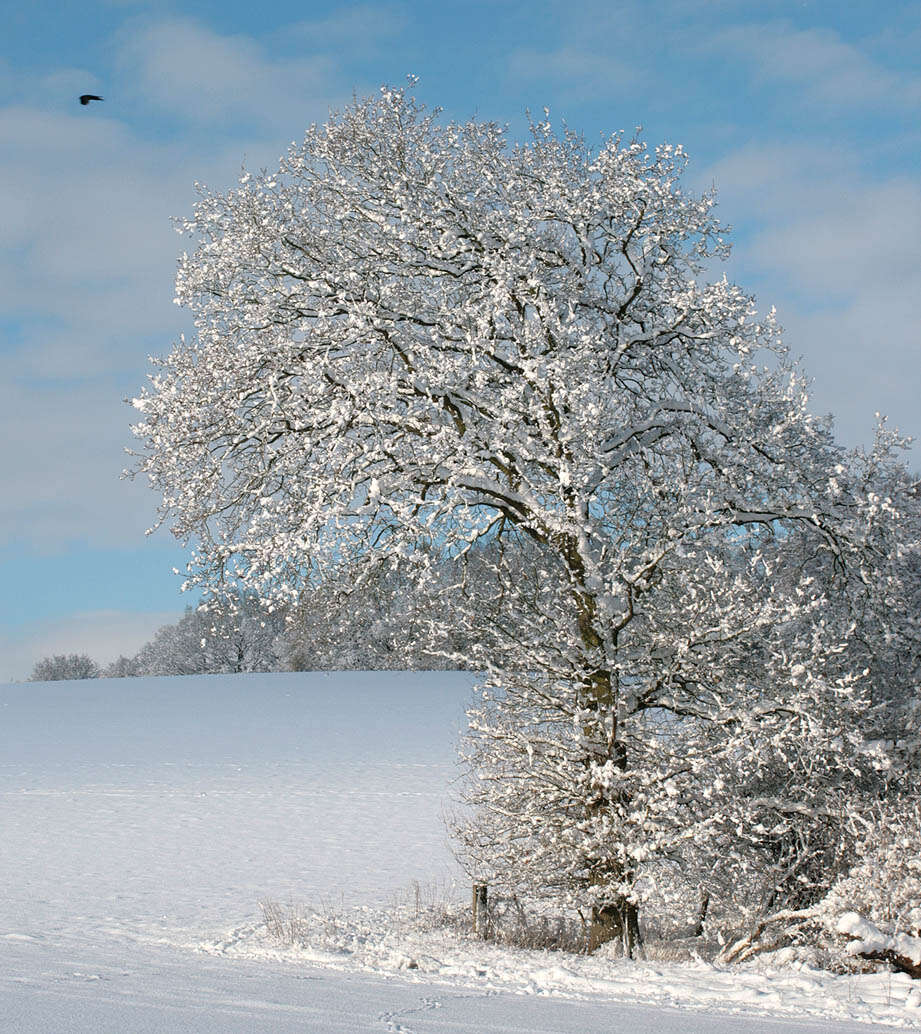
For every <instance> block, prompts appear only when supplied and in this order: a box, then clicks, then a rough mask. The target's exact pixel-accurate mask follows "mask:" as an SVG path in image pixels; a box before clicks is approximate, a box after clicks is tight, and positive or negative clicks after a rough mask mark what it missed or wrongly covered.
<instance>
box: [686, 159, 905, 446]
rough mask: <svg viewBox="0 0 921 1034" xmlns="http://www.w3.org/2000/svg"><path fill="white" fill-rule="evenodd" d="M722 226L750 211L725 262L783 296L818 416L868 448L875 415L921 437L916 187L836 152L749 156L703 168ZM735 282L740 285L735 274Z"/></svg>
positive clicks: (765, 300) (783, 316)
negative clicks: (825, 415) (830, 416)
mask: <svg viewBox="0 0 921 1034" xmlns="http://www.w3.org/2000/svg"><path fill="white" fill-rule="evenodd" d="M700 179H701V181H703V182H707V183H709V181H710V180H711V179H712V180H714V181H715V183H716V187H717V191H718V197H719V201H720V211H721V213H722V214H723V217H724V218H725V219H726V220H727V221H728V222H732V221H733V215H734V214H736V213H739V212H744V213H746V222H745V226H744V227H743V228H742V232H741V233H740V234H738V235H737V243H736V246H735V259H734V263H733V265H734V266H735V267H736V268H738V267H739V266H741V267H742V268H743V269H744V270H745V271H746V274H748V275H752V274H754V275H755V276H756V277H757V279H758V280H759V282H760V283H761V284H762V285H764V288H763V289H770V290H772V291H774V292H776V293H775V294H774V296H772V297H762V298H761V299H760V301H761V303H762V305H764V306H767V305H770V304H771V303H773V302H776V301H777V300H778V297H777V296H778V295H779V296H782V297H783V298H785V301H784V303H783V304H782V305H781V306H780V311H779V317H780V321H781V323H782V324H784V326H785V327H786V330H787V334H786V339H787V343H788V345H789V346H790V348H791V350H792V351H793V353H794V354H801V355H802V356H803V358H804V361H805V364H806V367H807V370H808V372H809V373H810V374H811V375H812V376H813V377H814V378H815V386H814V398H815V404H816V409H817V410H819V411H831V412H833V413H834V414H835V417H836V422H837V424H838V427H839V431H840V434H841V436H842V438H843V439H844V440H845V441H846V442H848V443H849V444H854V443H857V442H864V443H867V442H869V440H870V437H871V430H872V424H873V413H874V412H875V411H880V412H881V413H883V414H884V415H888V416H889V417H890V419H891V421H892V423H893V424H897V425H898V426H899V427H900V428H901V429H902V430H903V431H904V432H906V433H909V434H921V405H919V401H918V400H919V399H921V333H919V330H918V322H917V313H916V302H915V299H917V298H918V297H921V267H919V264H918V261H917V254H918V251H917V248H918V245H917V242H918V240H919V239H921V184H919V183H918V182H916V181H912V180H909V179H907V178H905V177H901V176H899V177H895V176H893V177H890V178H878V177H872V176H870V175H869V174H867V173H866V172H865V171H863V170H862V169H861V167H860V164H859V161H858V157H857V155H856V154H853V153H849V152H847V151H846V150H844V149H843V148H838V149H830V148H827V147H820V146H818V145H786V144H782V143H777V144H775V145H773V146H767V145H765V146H762V147H757V148H748V149H745V150H743V151H740V152H736V153H735V154H733V155H730V156H728V157H727V158H726V159H725V160H723V161H722V162H720V163H718V164H717V165H715V166H713V167H712V168H711V169H708V170H706V171H705V173H704V174H703V175H702V176H701V177H700ZM739 279H740V280H742V282H743V284H744V283H745V279H744V278H743V277H740V278H739Z"/></svg>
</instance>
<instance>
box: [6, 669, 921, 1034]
mask: <svg viewBox="0 0 921 1034" xmlns="http://www.w3.org/2000/svg"><path fill="white" fill-rule="evenodd" d="M470 684H471V679H470V677H469V676H466V675H462V674H456V673H440V672H439V673H380V672H378V673H370V674H368V673H353V672H346V673H336V674H292V675H254V676H233V677H223V676H204V677H197V678H176V679H126V680H94V681H90V682H57V683H47V684H41V683H36V684H32V683H25V684H15V685H4V686H0V1032H2V1034H6V1032H11V1034H13V1032H20V1031H21V1032H43V1034H45V1032H55V1034H57V1032H70V1031H73V1032H81V1034H82V1032H93V1034H96V1032H110V1031H111V1032H112V1034H116V1032H118V1034H125V1032H146V1031H150V1032H158V1034H162V1032H172V1031H177V1032H178V1031H182V1032H192V1034H205V1032H208V1034H211V1032H222V1034H223V1032H238V1031H239V1032H244V1031H246V1032H254V1031H271V1032H275V1031H278V1032H283V1034H284V1032H288V1031H291V1032H294V1031H298V1032H305V1031H310V1032H313V1031H316V1032H325V1031H330V1032H332V1031H354V1032H363V1031H380V1032H387V1031H390V1032H399V1034H426V1032H435V1031H471V1032H484V1034H485V1032H490V1031H496V1032H498V1031H503V1032H515V1031H521V1032H524V1031H528V1032H534V1034H538V1032H542V1031H547V1032H551V1031H553V1032H579V1034H594V1032H607V1031H620V1030H630V1031H657V1032H658V1031H661V1032H676V1034H677V1032H703V1031H707V1032H709V1034H721V1032H730V1031H736V1030H742V1029H744V1030H746V1031H757V1032H763V1034H768V1032H771V1034H773V1032H778V1034H779V1032H781V1031H794V1030H795V1031H800V1032H805V1031H827V1032H830V1031H854V1032H856V1031H859V1030H869V1029H874V1028H873V1027H871V1026H868V1024H873V1025H875V1028H876V1029H884V1028H886V1029H891V1028H892V1027H893V1026H897V1027H914V1026H918V1027H921V1008H918V1007H914V1008H912V1007H911V1003H914V1002H915V1001H919V1003H921V996H919V995H918V994H917V993H916V992H914V993H913V989H912V988H911V986H910V984H911V982H910V981H908V979H907V978H900V977H896V976H893V977H891V978H890V977H888V976H886V975H876V976H870V977H859V978H855V977H852V978H847V977H838V978H832V977H829V976H827V975H823V974H818V973H814V972H808V971H800V972H791V971H785V972H758V971H754V970H751V971H745V972H741V973H740V972H733V973H723V972H719V971H717V970H715V969H714V968H712V967H708V966H704V965H688V966H678V965H664V964H657V963H651V962H640V963H629V962H624V961H622V960H616V959H610V958H600V957H595V958H577V957H571V956H563V955H559V956H551V955H542V954H537V953H532V954H529V953H524V952H512V951H507V950H501V949H498V948H495V947H493V946H490V945H482V944H479V943H477V942H472V941H466V940H464V939H463V938H462V937H459V936H458V935H454V934H450V933H448V932H445V931H442V930H433V931H430V932H428V933H426V932H423V931H421V930H416V929H412V928H411V927H410V926H409V925H402V924H400V923H395V922H393V921H391V920H389V919H388V915H389V913H387V912H385V911H383V909H384V907H385V906H387V905H389V904H390V903H391V902H393V900H394V899H396V898H402V899H404V900H405V898H406V891H407V888H408V887H409V886H410V885H411V883H412V882H413V881H414V880H415V881H418V882H419V883H421V884H422V885H423V887H428V886H430V885H432V884H437V885H438V886H439V887H441V888H443V887H445V886H450V884H451V881H452V880H454V879H457V880H458V881H460V883H459V885H458V887H457V891H456V893H457V894H458V895H459V896H466V893H467V889H466V887H464V886H463V884H462V881H461V877H460V873H459V872H458V870H457V867H456V864H455V862H454V861H453V859H452V857H451V854H450V852H449V850H448V848H447V846H446V844H445V836H444V828H443V822H442V815H443V812H444V809H445V807H446V806H449V802H450V796H451V782H452V780H453V779H454V778H455V776H456V774H457V773H456V769H455V764H454V747H455V741H456V736H457V732H458V730H459V728H460V726H461V723H462V721H463V711H464V707H465V705H466V702H467V697H468V694H469V687H470ZM442 892H443V891H442ZM265 899H270V900H274V901H277V902H279V903H281V904H287V903H288V902H291V903H295V904H297V905H298V906H303V907H304V909H305V910H306V911H309V908H311V907H312V908H314V909H315V910H316V913H315V918H314V919H313V920H311V921H308V922H307V928H308V930H310V929H315V936H310V937H309V938H308V942H307V943H306V944H305V945H301V946H298V947H291V948H284V947H282V946H280V945H279V944H278V943H276V942H275V941H273V940H271V939H270V938H269V937H267V935H266V931H265V929H264V927H263V926H262V925H261V911H260V908H259V902H260V901H262V900H265ZM311 924H312V925H311ZM388 924H389V925H388Z"/></svg>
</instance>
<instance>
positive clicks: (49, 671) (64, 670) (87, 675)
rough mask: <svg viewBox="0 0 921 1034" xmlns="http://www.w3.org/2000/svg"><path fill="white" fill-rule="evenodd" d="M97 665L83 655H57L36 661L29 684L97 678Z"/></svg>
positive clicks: (90, 658) (98, 673) (98, 672)
mask: <svg viewBox="0 0 921 1034" xmlns="http://www.w3.org/2000/svg"><path fill="white" fill-rule="evenodd" d="M99 675H100V670H99V665H98V664H97V663H96V662H95V661H94V660H93V659H92V657H89V656H88V655H87V654H85V653H59V654H55V655H54V656H53V657H43V658H42V659H41V660H40V661H37V662H36V664H35V667H34V668H33V669H32V674H31V675H30V676H29V681H30V682H56V681H59V680H62V679H96V678H99Z"/></svg>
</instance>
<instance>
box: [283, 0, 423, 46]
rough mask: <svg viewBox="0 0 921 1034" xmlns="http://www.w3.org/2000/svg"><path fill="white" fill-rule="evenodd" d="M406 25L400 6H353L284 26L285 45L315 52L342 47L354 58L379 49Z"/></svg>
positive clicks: (402, 9)
mask: <svg viewBox="0 0 921 1034" xmlns="http://www.w3.org/2000/svg"><path fill="white" fill-rule="evenodd" d="M408 24H409V17H408V15H407V13H406V10H405V9H404V7H403V5H402V4H356V5H355V6H354V7H346V8H341V9H339V10H337V11H333V12H332V14H330V15H328V16H327V17H325V18H315V19H314V18H311V19H305V20H303V21H300V22H296V23H295V24H293V25H288V26H285V29H284V33H283V36H282V34H281V33H279V34H278V38H279V39H282V38H283V39H284V40H285V41H286V42H291V41H296V42H298V43H302V44H304V45H306V46H308V47H312V48H313V49H315V50H322V49H324V48H328V47H329V46H330V45H344V46H346V47H348V50H349V53H350V54H351V55H353V56H354V54H355V53H356V51H361V52H368V51H372V52H373V51H376V50H379V49H380V48H381V45H382V44H383V42H384V41H385V40H391V39H392V38H393V37H394V36H397V35H398V34H399V33H400V32H402V31H403V30H404V29H405V28H406V27H407V25H408Z"/></svg>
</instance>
